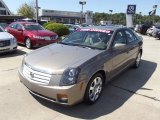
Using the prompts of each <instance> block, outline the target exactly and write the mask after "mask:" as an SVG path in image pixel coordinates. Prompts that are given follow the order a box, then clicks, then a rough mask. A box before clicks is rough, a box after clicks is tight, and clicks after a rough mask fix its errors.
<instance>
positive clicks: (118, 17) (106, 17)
mask: <svg viewBox="0 0 160 120" xmlns="http://www.w3.org/2000/svg"><path fill="white" fill-rule="evenodd" d="M110 20H112V22H113V24H122V25H126V14H125V13H115V14H112V15H111V14H108V13H95V14H94V15H93V21H94V23H95V24H99V23H100V21H110ZM153 21H154V23H160V16H157V15H155V16H149V15H144V16H143V15H139V14H135V15H134V17H133V22H134V24H140V23H142V24H143V23H148V24H153Z"/></svg>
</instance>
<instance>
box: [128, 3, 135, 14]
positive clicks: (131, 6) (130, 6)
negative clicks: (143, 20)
mask: <svg viewBox="0 0 160 120" xmlns="http://www.w3.org/2000/svg"><path fill="white" fill-rule="evenodd" d="M135 13H136V5H128V7H127V14H135Z"/></svg>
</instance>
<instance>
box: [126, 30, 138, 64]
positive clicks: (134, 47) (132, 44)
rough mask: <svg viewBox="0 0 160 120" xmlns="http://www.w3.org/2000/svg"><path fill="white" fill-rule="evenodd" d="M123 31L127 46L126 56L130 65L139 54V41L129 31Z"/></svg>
mask: <svg viewBox="0 0 160 120" xmlns="http://www.w3.org/2000/svg"><path fill="white" fill-rule="evenodd" d="M124 31H125V34H126V37H127V44H128V55H129V61H128V64H132V63H133V62H134V61H135V59H136V57H137V55H138V52H139V44H138V43H139V40H138V38H137V37H136V36H135V35H134V33H133V32H132V31H131V30H129V29H126V30H124Z"/></svg>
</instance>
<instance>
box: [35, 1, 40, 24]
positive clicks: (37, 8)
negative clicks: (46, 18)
mask: <svg viewBox="0 0 160 120" xmlns="http://www.w3.org/2000/svg"><path fill="white" fill-rule="evenodd" d="M35 8H36V23H38V16H39V15H38V11H39V7H38V0H36V7H35Z"/></svg>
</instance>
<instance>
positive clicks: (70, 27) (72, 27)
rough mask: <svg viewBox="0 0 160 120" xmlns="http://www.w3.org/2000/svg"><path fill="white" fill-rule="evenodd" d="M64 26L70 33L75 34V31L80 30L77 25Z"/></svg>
mask: <svg viewBox="0 0 160 120" xmlns="http://www.w3.org/2000/svg"><path fill="white" fill-rule="evenodd" d="M64 25H65V26H67V27H68V29H69V32H70V33H72V32H75V31H76V30H77V29H79V28H81V26H79V25H73V24H64Z"/></svg>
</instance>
